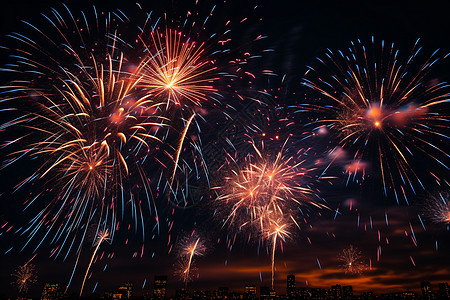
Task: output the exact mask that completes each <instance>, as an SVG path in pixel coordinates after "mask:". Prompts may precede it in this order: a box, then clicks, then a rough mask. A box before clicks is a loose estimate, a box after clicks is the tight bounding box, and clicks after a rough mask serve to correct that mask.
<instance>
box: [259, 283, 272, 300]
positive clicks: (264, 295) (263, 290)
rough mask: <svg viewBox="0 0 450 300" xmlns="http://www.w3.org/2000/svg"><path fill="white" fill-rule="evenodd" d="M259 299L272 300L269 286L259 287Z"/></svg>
mask: <svg viewBox="0 0 450 300" xmlns="http://www.w3.org/2000/svg"><path fill="white" fill-rule="evenodd" d="M259 299H260V300H268V299H270V288H269V287H268V286H261V287H259Z"/></svg>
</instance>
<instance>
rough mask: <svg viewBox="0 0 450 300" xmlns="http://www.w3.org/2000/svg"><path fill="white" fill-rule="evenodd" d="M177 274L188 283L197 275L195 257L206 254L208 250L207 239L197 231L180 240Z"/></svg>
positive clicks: (176, 265) (176, 266)
mask: <svg viewBox="0 0 450 300" xmlns="http://www.w3.org/2000/svg"><path fill="white" fill-rule="evenodd" d="M177 247H178V253H177V262H176V264H175V274H176V275H177V276H178V277H179V278H180V279H181V280H182V281H183V282H184V283H185V285H187V283H188V282H189V281H191V280H193V278H194V277H195V274H194V273H195V272H194V271H195V270H196V268H195V267H194V258H195V257H198V256H204V255H205V254H206V251H207V246H206V244H205V241H204V239H203V238H202V237H200V236H199V234H198V233H197V232H196V231H192V233H191V234H189V235H186V236H183V237H182V238H181V239H180V241H179V242H178V245H177Z"/></svg>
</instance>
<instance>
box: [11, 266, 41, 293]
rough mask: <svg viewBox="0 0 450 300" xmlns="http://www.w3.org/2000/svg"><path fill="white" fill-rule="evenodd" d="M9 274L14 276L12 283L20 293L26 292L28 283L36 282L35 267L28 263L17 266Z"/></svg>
mask: <svg viewBox="0 0 450 300" xmlns="http://www.w3.org/2000/svg"><path fill="white" fill-rule="evenodd" d="M11 276H13V277H14V278H15V279H14V282H13V284H14V285H16V286H17V288H18V289H19V292H20V293H22V292H24V293H26V292H28V289H29V288H30V285H31V284H32V283H34V282H36V271H35V267H34V265H32V264H30V263H26V264H24V265H22V266H20V267H18V268H17V269H16V270H15V272H14V273H13V274H11Z"/></svg>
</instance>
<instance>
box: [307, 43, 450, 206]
mask: <svg viewBox="0 0 450 300" xmlns="http://www.w3.org/2000/svg"><path fill="white" fill-rule="evenodd" d="M420 50H421V48H420V47H419V46H418V45H417V43H416V44H415V46H414V48H413V49H412V51H411V54H410V55H409V56H408V57H405V58H402V57H401V56H400V55H399V54H398V50H396V49H395V47H394V45H393V44H392V45H386V44H385V43H384V41H382V42H381V44H379V43H375V42H374V39H372V43H371V44H370V45H369V46H365V45H363V44H362V43H361V42H360V41H358V42H357V43H352V44H351V47H350V48H349V49H348V50H347V51H346V52H345V51H337V52H333V51H329V52H328V53H326V55H325V57H324V58H323V59H318V60H319V63H318V64H317V65H316V66H314V67H309V70H308V71H307V73H306V75H305V79H304V81H303V84H304V85H306V86H307V87H310V88H312V89H314V90H316V91H318V92H320V93H321V94H322V95H323V96H324V97H323V98H320V99H318V100H316V103H314V104H312V105H311V104H307V105H304V106H302V110H306V111H309V112H312V111H317V112H318V113H320V115H318V116H317V120H316V122H315V123H316V124H318V125H323V124H325V125H327V126H329V127H330V128H331V129H332V130H333V131H334V132H335V133H336V134H337V135H338V137H339V144H340V146H343V147H344V148H349V149H352V150H353V151H354V156H355V159H370V160H373V161H375V162H376V165H378V171H379V173H380V177H381V179H382V182H383V186H384V190H385V194H386V195H387V193H388V190H392V191H394V193H395V197H396V198H397V201H398V196H399V194H403V195H404V198H405V199H407V197H406V193H405V187H407V186H409V187H410V189H412V190H414V188H415V187H414V186H415V185H416V184H419V185H421V184H422V183H421V182H420V178H419V176H418V175H417V168H415V167H414V164H413V163H412V160H413V159H414V157H415V156H419V155H420V157H427V158H431V159H432V160H433V161H434V162H437V163H438V164H441V165H443V166H444V167H446V164H447V162H446V161H447V160H448V153H447V152H446V150H445V149H444V148H440V147H439V145H440V144H442V142H443V141H444V142H445V141H448V137H447V136H446V135H445V131H446V130H448V128H449V122H448V115H447V113H448V103H449V89H448V85H447V84H446V83H441V82H439V81H437V80H426V76H427V75H428V73H429V71H430V69H431V68H432V66H433V65H434V64H435V63H436V62H437V61H439V57H438V55H437V51H436V52H435V53H433V55H431V56H430V57H429V58H425V59H424V60H422V61H421V58H420ZM446 109H447V111H446Z"/></svg>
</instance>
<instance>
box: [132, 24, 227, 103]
mask: <svg viewBox="0 0 450 300" xmlns="http://www.w3.org/2000/svg"><path fill="white" fill-rule="evenodd" d="M150 40H151V41H150V42H149V43H146V48H147V52H148V54H147V56H146V57H145V58H144V59H143V60H142V62H141V64H140V65H139V67H138V72H137V73H138V74H139V75H141V76H142V80H141V81H140V85H141V86H142V87H143V88H145V89H148V91H149V92H150V93H152V95H154V97H162V98H164V99H165V101H166V103H167V105H169V104H170V103H173V104H175V105H181V106H187V107H191V108H192V107H196V106H199V107H201V106H202V102H207V101H210V97H208V94H212V93H214V92H217V91H218V90H217V89H216V88H214V87H213V83H214V81H217V80H218V76H219V75H218V73H217V68H216V67H215V66H214V65H213V64H212V62H211V60H208V59H207V56H206V54H205V49H204V43H195V42H194V41H191V40H189V39H188V38H187V37H186V36H184V34H183V32H180V31H177V30H171V29H168V28H167V29H166V31H165V33H161V32H159V31H158V30H154V31H152V32H151V38H150Z"/></svg>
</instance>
